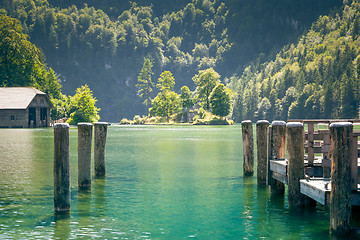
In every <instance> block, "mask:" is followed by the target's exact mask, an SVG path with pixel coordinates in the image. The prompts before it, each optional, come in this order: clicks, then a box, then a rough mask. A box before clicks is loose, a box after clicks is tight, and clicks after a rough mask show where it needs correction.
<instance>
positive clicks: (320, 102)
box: [229, 1, 360, 121]
mask: <svg viewBox="0 0 360 240" xmlns="http://www.w3.org/2000/svg"><path fill="white" fill-rule="evenodd" d="M359 53H360V3H359V1H345V2H344V7H343V11H340V12H339V13H336V14H333V15H324V16H321V17H319V19H318V20H317V21H316V22H315V23H314V24H313V25H312V27H311V29H310V30H309V31H307V32H306V34H304V35H303V36H301V37H300V39H299V40H298V42H297V43H294V44H290V45H288V46H286V47H284V48H283V49H282V50H281V51H280V52H279V53H278V54H277V55H276V57H275V58H274V59H273V60H271V61H268V62H265V63H261V61H255V62H254V64H251V65H250V66H248V67H246V68H245V70H244V71H243V73H242V74H241V76H240V77H237V76H235V75H234V76H233V77H231V78H230V79H229V87H230V88H231V89H233V92H235V93H236V96H235V99H234V105H233V113H232V116H233V118H234V119H235V120H238V121H239V120H242V119H253V120H255V119H259V118H266V119H269V120H273V119H284V120H286V119H288V118H291V119H301V118H358V117H359V103H360V57H359Z"/></svg>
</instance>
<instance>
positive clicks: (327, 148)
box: [305, 145, 330, 153]
mask: <svg viewBox="0 0 360 240" xmlns="http://www.w3.org/2000/svg"><path fill="white" fill-rule="evenodd" d="M312 151H313V153H328V152H330V145H324V146H321V147H312ZM305 152H307V153H308V152H309V147H305Z"/></svg>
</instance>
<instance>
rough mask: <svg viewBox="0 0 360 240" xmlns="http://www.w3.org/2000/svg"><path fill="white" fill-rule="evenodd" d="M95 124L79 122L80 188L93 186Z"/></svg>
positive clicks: (85, 188)
mask: <svg viewBox="0 0 360 240" xmlns="http://www.w3.org/2000/svg"><path fill="white" fill-rule="evenodd" d="M92 130H93V125H92V124H91V123H78V186H79V190H88V189H90V188H91V142H92Z"/></svg>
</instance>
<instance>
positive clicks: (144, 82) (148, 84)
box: [136, 58, 154, 107]
mask: <svg viewBox="0 0 360 240" xmlns="http://www.w3.org/2000/svg"><path fill="white" fill-rule="evenodd" d="M152 66H153V64H152V62H151V61H150V59H149V58H145V61H144V64H143V67H142V69H141V71H140V73H139V76H138V84H136V87H137V88H138V94H139V96H140V97H141V98H144V99H145V100H144V101H143V104H144V105H145V106H146V107H149V106H150V105H151V96H152V95H151V93H152V91H153V87H154V83H153V82H152V79H151V78H152V75H153V72H152V70H151V69H152Z"/></svg>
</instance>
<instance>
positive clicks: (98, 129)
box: [94, 122, 108, 177]
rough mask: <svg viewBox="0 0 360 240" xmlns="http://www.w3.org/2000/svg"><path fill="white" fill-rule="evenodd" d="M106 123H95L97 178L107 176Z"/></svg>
mask: <svg viewBox="0 0 360 240" xmlns="http://www.w3.org/2000/svg"><path fill="white" fill-rule="evenodd" d="M107 126H108V123H106V122H96V123H95V134H94V135H95V136H94V165H95V177H103V176H105V174H106V169H105V144H106V135H107Z"/></svg>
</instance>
